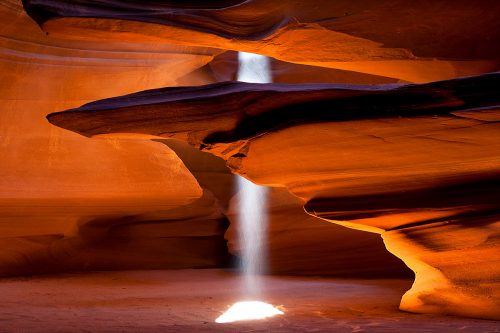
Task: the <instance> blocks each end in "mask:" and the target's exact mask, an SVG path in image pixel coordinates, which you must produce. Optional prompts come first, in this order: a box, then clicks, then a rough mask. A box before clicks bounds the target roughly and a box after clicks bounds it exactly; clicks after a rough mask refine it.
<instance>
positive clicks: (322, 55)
mask: <svg viewBox="0 0 500 333" xmlns="http://www.w3.org/2000/svg"><path fill="white" fill-rule="evenodd" d="M24 6H25V8H26V10H27V12H28V13H29V14H30V15H31V16H32V17H33V18H34V19H35V20H36V21H37V22H38V23H39V24H40V25H41V26H42V27H43V29H44V30H45V31H48V32H49V33H51V34H55V35H62V36H72V37H73V38H77V37H79V38H81V39H83V40H88V39H96V38H104V37H109V31H113V32H114V33H115V34H116V35H117V36H120V37H119V38H120V39H121V40H123V41H132V42H137V41H148V42H155V43H173V44H180V45H195V46H208V47H215V48H220V49H224V50H237V51H245V52H252V53H259V54H264V55H267V56H271V57H274V58H277V59H279V60H283V61H287V62H293V63H299V64H305V65H315V66H321V67H329V68H335V69H342V70H349V71H355V72H360V73H366V74H370V75H377V76H383V77H389V78H396V79H398V80H402V81H406V82H429V81H436V80H444V79H449V78H454V77H459V76H464V75H477V74H481V73H486V72H491V71H495V70H498V68H499V64H500V62H499V58H498V54H499V51H500V49H499V45H500V26H499V22H498V16H499V15H500V8H499V6H498V4H497V3H496V2H495V1H491V0H480V1H474V2H469V1H453V2H450V1H447V0H438V1H435V0H432V1H431V0H426V1H418V2H416V1H409V0H398V1H390V0H384V1H371V0H363V1H356V2H353V1H350V0H342V1H328V0H314V1H307V2H304V1H295V0H286V1H283V0H279V1H267V0H250V1H217V2H214V3H212V2H210V3H209V5H207V4H206V2H204V3H200V2H197V1H195V2H191V1H188V2H185V1H183V2H182V3H181V4H179V3H178V2H172V1H162V2H147V3H145V2H143V1H138V0H137V1H127V2H126V3H125V2H123V1H111V0H96V1H92V2H77V3H75V2H72V1H67V0H51V1H48V0H25V1H24ZM478 18H481V19H478Z"/></svg>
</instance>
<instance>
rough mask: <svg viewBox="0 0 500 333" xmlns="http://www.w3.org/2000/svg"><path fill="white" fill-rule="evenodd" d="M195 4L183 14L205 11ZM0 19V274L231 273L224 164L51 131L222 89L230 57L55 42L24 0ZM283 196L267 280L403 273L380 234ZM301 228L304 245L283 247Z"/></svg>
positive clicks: (122, 44) (153, 146) (195, 50)
mask: <svg viewBox="0 0 500 333" xmlns="http://www.w3.org/2000/svg"><path fill="white" fill-rule="evenodd" d="M172 3H173V2H172ZM172 3H171V4H172ZM33 4H34V3H33ZM52 4H55V2H52ZM79 4H80V5H81V4H82V2H79ZM94 4H96V3H95V2H94ZM185 4H186V3H185ZM212 4H213V5H214V6H216V7H217V6H219V5H220V6H223V5H228V4H229V3H228V2H222V1H221V2H219V3H216V2H212ZM77 5H78V3H75V2H72V3H71V6H62V7H61V10H72V8H76V6H77ZM87 5H88V6H91V5H92V2H87ZM108 5H109V6H108V7H107V8H111V7H112V6H118V7H120V6H122V7H123V6H125V2H122V1H120V2H118V1H116V2H114V3H111V2H110V3H108ZM139 5H140V3H139V4H138V5H137V6H139ZM110 6H111V7H110ZM129 6H132V5H131V3H130V2H129ZM158 6H166V5H165V4H163V5H161V4H160V3H159V2H158ZM193 6H194V7H193V8H191V9H189V8H184V13H185V11H193V10H198V9H196V8H195V7H196V4H195V3H193ZM187 7H189V6H187ZM152 8H153V9H155V8H157V7H152ZM252 8H253V7H252ZM101 9H102V11H101V13H102V12H105V11H107V9H106V10H105V8H104V7H101ZM132 11H133V12H136V11H135V9H134V10H132ZM42 12H46V11H42ZM202 12H203V11H202ZM29 13H30V14H33V13H35V11H29ZM249 14H251V15H255V11H254V9H252V13H249ZM200 15H201V14H200ZM224 15H225V14H224ZM42 16H43V15H42ZM226 16H227V15H226ZM226 16H224V17H221V19H224V20H226V18H225V17H226ZM34 17H36V15H34ZM167 17H171V16H169V15H167ZM176 17H177V18H183V17H185V14H182V15H180V16H179V15H178V16H176ZM0 18H1V20H2V25H1V27H0V36H1V37H0V72H1V73H2V78H3V81H2V83H0V99H1V102H2V103H1V104H0V154H1V156H2V159H1V160H2V162H1V163H0V174H1V175H2V177H1V178H0V247H1V250H0V276H13V275H29V274H36V273H51V272H65V271H75V270H76V271H79V270H96V269H99V270H101V269H102V270H115V269H142V268H146V269H152V268H158V269H161V268H204V267H223V266H226V265H227V264H229V262H230V261H232V254H235V253H237V248H238V244H237V243H238V241H237V237H236V235H237V230H238V227H237V222H236V221H235V219H234V216H233V215H231V214H229V216H226V215H228V211H229V210H230V209H232V208H231V207H230V206H231V205H230V201H231V199H232V197H233V196H234V195H235V188H234V186H233V179H234V176H233V175H232V174H231V173H230V172H229V171H228V169H227V168H226V166H225V163H224V161H222V160H219V159H217V158H214V157H213V156H211V155H209V154H202V153H200V152H199V151H197V150H195V149H192V148H191V147H189V146H187V147H180V146H179V145H178V144H177V145H175V144H174V143H172V142H170V143H168V144H167V145H165V142H163V141H162V142H146V141H137V140H130V139H127V140H121V139H105V140H97V141H96V140H89V139H86V138H82V137H81V136H79V135H75V134H74V133H71V132H69V131H65V130H61V129H59V128H57V127H55V126H52V125H50V124H48V123H47V122H46V120H45V116H46V115H47V114H48V113H51V112H54V111H60V110H63V109H67V108H72V107H77V106H80V105H81V104H83V103H86V102H90V101H93V100H98V99H102V98H108V97H113V96H117V95H122V94H126V93H131V92H134V91H138V90H143V89H150V88H158V87H163V86H178V85H201V84H207V83H213V82H216V81H218V80H222V79H223V78H222V77H221V74H222V73H223V72H224V71H228V72H234V69H235V67H234V65H235V63H233V64H232V65H233V66H231V65H229V64H230V63H229V62H228V61H225V60H224V59H225V58H227V55H224V50H218V49H213V48H207V47H195V46H175V45H171V44H168V43H164V42H162V43H158V42H152V41H150V40H149V41H148V40H147V39H142V38H141V39H135V40H130V39H127V38H123V36H122V34H120V33H118V32H113V31H107V32H103V33H102V34H100V35H99V36H98V37H95V38H94V37H92V36H87V38H86V40H85V41H82V40H77V39H76V37H77V36H73V35H66V36H59V37H57V36H54V35H55V34H53V33H48V34H47V33H46V32H44V31H42V30H41V29H40V28H39V27H38V26H37V24H36V23H35V22H33V21H32V20H31V19H30V18H29V17H28V15H27V14H26V13H25V12H24V11H23V8H22V4H21V2H20V1H13V0H9V1H3V2H1V3H0ZM252 19H253V18H252ZM271 23H272V25H274V22H271ZM256 27H257V28H259V25H256ZM255 38H256V37H255ZM228 55H229V56H230V57H233V59H234V55H235V53H234V52H233V53H231V54H229V53H228ZM216 58H217V59H219V60H220V59H222V60H223V61H222V62H221V61H219V65H220V66H217V64H216V63H217V61H214V59H216ZM219 67H220V68H219ZM209 157H211V158H209ZM181 159H182V160H181ZM284 195H286V193H285V194H283V195H281V196H280V198H281V199H280V201H279V202H280V204H279V205H277V209H276V211H277V212H276V215H273V216H280V217H282V218H287V221H288V223H282V222H281V221H280V220H279V219H277V218H274V219H273V221H272V223H273V224H272V226H271V230H272V235H271V236H270V242H271V243H272V244H271V246H270V250H271V253H270V259H271V261H272V262H271V263H270V266H269V270H270V272H282V273H292V274H329V275H343V276H384V277H391V276H407V270H406V269H405V267H403V264H402V263H401V262H400V261H399V260H398V259H396V258H394V257H393V256H392V255H390V254H389V253H387V252H386V251H385V249H384V247H383V244H382V243H381V242H380V240H379V239H378V238H377V237H372V235H364V234H363V233H359V232H350V231H346V230H344V229H343V228H341V227H336V228H335V227H332V228H328V227H330V225H327V223H326V222H325V223H321V222H320V223H318V224H317V225H316V224H314V225H313V224H312V223H311V220H312V219H313V218H311V217H310V216H308V215H307V214H306V213H305V212H303V209H302V204H301V203H299V202H296V199H295V198H293V197H292V198H290V199H289V201H286V200H284V199H283V196H284ZM229 220H231V221H232V222H233V224H232V228H231V230H230V232H229V233H227V232H226V229H227V228H228V225H229ZM299 230H300V232H302V233H303V235H304V237H303V238H302V239H301V238H293V239H291V238H287V237H281V236H280V235H283V234H286V233H293V232H298V231H299ZM225 238H227V240H228V241H229V248H228V247H227V241H226V239H225ZM332 238H333V239H341V238H342V239H346V241H343V242H339V243H338V244H334V243H332V242H331V239H332ZM350 238H353V239H355V241H347V240H348V239H350ZM313 245H314V247H312V246H313ZM305 247H307V248H308V250H307V251H305V250H304V248H305ZM228 250H229V252H228ZM353 256H354V260H352V258H353ZM351 261H352V262H354V264H353V263H352V262H351Z"/></svg>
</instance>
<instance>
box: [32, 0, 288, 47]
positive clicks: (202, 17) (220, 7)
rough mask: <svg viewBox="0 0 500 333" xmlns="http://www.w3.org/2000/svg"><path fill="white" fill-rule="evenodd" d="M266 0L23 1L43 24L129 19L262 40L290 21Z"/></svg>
mask: <svg viewBox="0 0 500 333" xmlns="http://www.w3.org/2000/svg"><path fill="white" fill-rule="evenodd" d="M266 2H267V1H265V0H250V1H248V0H246V1H245V0H218V1H209V2H200V1H182V2H178V1H147V2H144V1H126V2H124V1H116V0H93V1H86V2H74V1H66V0H61V1H46V0H23V5H24V8H25V9H26V12H27V13H28V14H29V15H30V16H31V17H32V18H33V19H34V20H35V21H37V22H38V23H39V24H43V23H44V22H46V21H48V20H50V19H57V18H63V17H89V18H108V19H125V20H132V21H138V22H148V23H157V24H162V25H172V26H178V27H183V28H191V29H194V30H197V31H201V32H206V33H211V34H217V35H220V36H223V37H225V38H237V39H250V40H252V39H254V40H258V39H262V38H265V37H267V36H269V35H271V34H272V33H274V32H275V31H276V30H277V29H278V28H280V27H281V26H283V25H285V24H286V23H287V20H288V17H287V16H286V15H285V13H286V10H285V8H284V5H280V4H273V6H269V5H266Z"/></svg>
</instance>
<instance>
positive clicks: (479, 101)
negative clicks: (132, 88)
mask: <svg viewBox="0 0 500 333" xmlns="http://www.w3.org/2000/svg"><path fill="white" fill-rule="evenodd" d="M499 81H500V74H498V73H492V74H486V75H482V76H476V77H469V78H460V79H454V80H449V81H440V82H433V83H428V84H422V85H415V84H413V85H394V84H393V85H378V86H377V85H373V86H353V85H328V84H321V85H319V84H318V85H313V84H305V85H286V84H249V83H232V82H228V83H221V84H213V85H208V86H200V87H186V88H170V89H169V88H167V89H157V90H151V91H145V92H141V93H136V94H132V95H127V96H123V97H117V98H112V99H107V100H103V101H98V102H94V103H89V104H87V105H84V106H82V107H80V108H77V109H73V110H69V111H66V112H59V113H54V114H51V115H49V117H48V119H49V121H50V122H52V123H53V124H55V125H58V126H60V127H63V128H67V129H70V130H72V131H75V132H78V133H80V134H83V135H86V136H103V135H104V136H110V137H121V136H127V135H130V134H134V135H138V136H142V137H144V138H151V137H156V138H161V137H175V138H178V139H183V140H186V141H187V142H189V143H190V144H192V145H194V146H196V147H199V148H200V149H202V150H204V151H207V152H211V153H213V154H215V155H218V156H220V157H222V158H224V159H225V160H226V161H227V164H228V166H230V168H231V169H232V170H233V171H234V172H236V173H239V174H241V175H245V176H246V177H248V178H249V179H251V180H252V181H255V182H257V183H260V184H266V185H271V186H285V187H287V189H288V190H290V191H291V192H292V193H293V194H295V195H296V196H298V197H299V198H301V199H302V200H303V201H304V202H305V206H304V207H305V210H306V211H307V212H309V213H310V214H311V215H314V216H317V217H320V218H322V219H325V220H329V221H332V222H336V223H339V224H342V225H345V226H349V227H351V228H355V229H360V230H365V231H370V232H374V233H379V234H381V235H382V237H383V239H384V241H385V244H386V246H387V248H388V249H389V250H390V251H391V252H392V253H394V254H395V255H397V256H398V257H400V258H401V259H402V260H403V261H405V263H406V264H407V265H408V266H409V267H410V268H412V269H413V270H414V271H415V273H416V280H415V283H414V285H413V287H412V289H410V290H409V291H408V292H407V293H406V294H405V296H404V297H403V300H402V303H401V308H402V309H404V310H409V311H415V312H433V313H450V314H459V315H466V316H474V317H482V318H498V311H497V310H498V308H499V303H498V302H499V295H498V291H497V290H498V282H497V281H498V277H499V276H500V271H499V266H498V259H499V257H498V245H499V242H498V239H499V228H498V210H499V208H500V207H499V205H498V200H497V199H498V196H497V194H498V190H499V187H498V186H499V185H498V184H499V183H498V180H499V178H498V177H499V174H500V169H499V165H500V163H499V162H500V161H499V158H500V155H499V152H500V128H499V125H498V120H499V119H500V111H499V109H498V108H499V105H500V93H499V92H498V89H497V87H498V86H499V83H500V82H499ZM472 267H473V269H472Z"/></svg>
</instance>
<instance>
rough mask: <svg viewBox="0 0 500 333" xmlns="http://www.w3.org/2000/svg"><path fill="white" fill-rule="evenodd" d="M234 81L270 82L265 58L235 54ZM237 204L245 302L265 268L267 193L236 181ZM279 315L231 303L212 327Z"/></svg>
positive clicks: (260, 305) (254, 304)
mask: <svg viewBox="0 0 500 333" xmlns="http://www.w3.org/2000/svg"><path fill="white" fill-rule="evenodd" d="M238 61H239V68H238V81H243V82H252V83H270V82H272V77H271V70H270V67H271V66H270V61H269V58H267V57H265V56H261V55H258V54H251V53H244V52H239V53H238ZM238 192H239V193H240V202H239V207H238V220H239V224H240V243H241V244H242V271H243V283H244V288H243V289H244V293H245V298H247V299H248V298H254V297H256V296H258V295H259V294H260V292H261V290H260V282H259V277H258V274H262V272H263V271H264V270H265V268H264V266H265V264H266V262H265V261H266V252H267V251H266V237H265V235H266V232H267V210H266V205H267V189H266V188H265V187H264V186H258V185H255V184H253V183H252V182H250V181H248V180H246V179H244V178H243V177H239V178H238ZM282 314H283V312H282V311H280V310H278V309H277V308H275V307H274V306H272V305H271V304H267V303H264V302H260V301H244V302H237V303H234V304H233V305H232V306H231V307H230V308H229V309H228V310H227V311H226V312H224V313H223V314H222V315H221V316H220V317H219V318H217V319H216V320H215V322H216V323H231V322H235V321H241V320H256V319H264V318H269V317H273V316H276V315H282Z"/></svg>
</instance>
